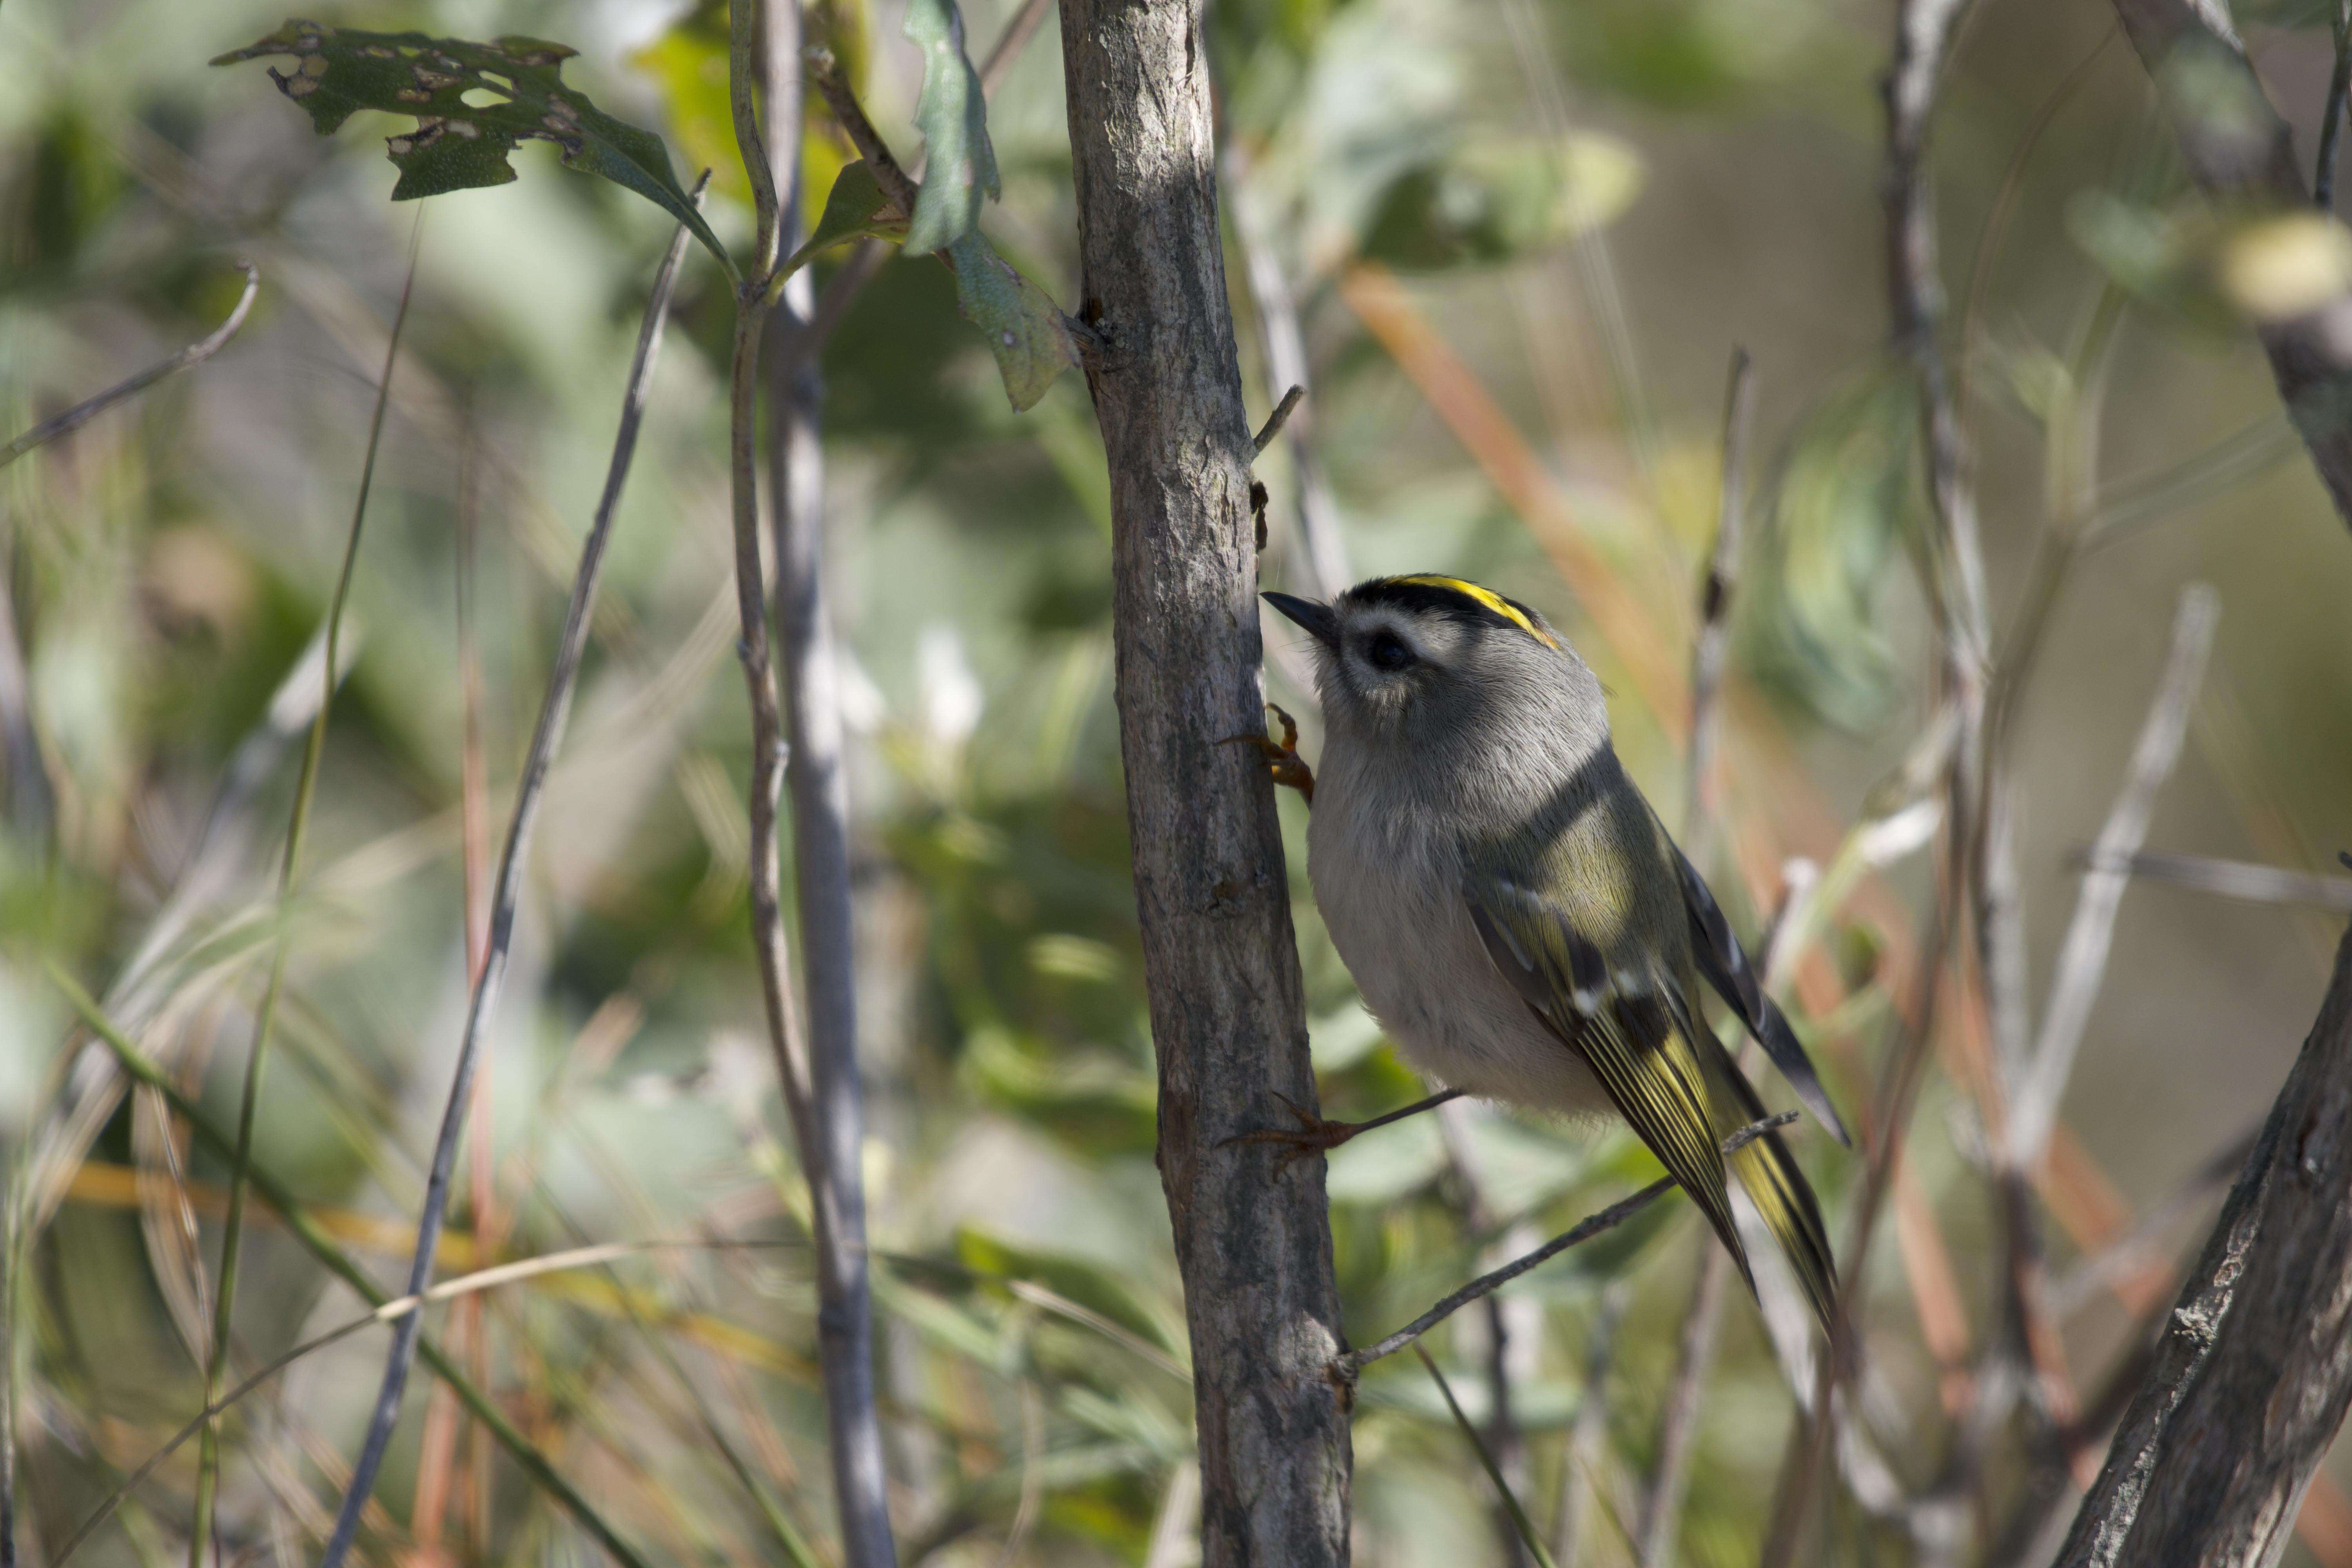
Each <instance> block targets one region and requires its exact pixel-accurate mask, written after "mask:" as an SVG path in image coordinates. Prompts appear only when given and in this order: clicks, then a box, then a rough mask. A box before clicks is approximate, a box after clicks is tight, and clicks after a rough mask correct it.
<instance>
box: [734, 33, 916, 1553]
mask: <svg viewBox="0 0 2352 1568" xmlns="http://www.w3.org/2000/svg"><path fill="white" fill-rule="evenodd" d="M764 9H765V11H766V14H767V26H766V48H767V59H766V63H765V67H764V69H763V71H762V75H763V77H764V79H765V84H764V85H765V90H766V93H767V125H768V136H769V140H770V146H769V153H768V155H769V159H770V161H771V162H772V163H773V164H774V165H775V167H776V168H778V169H780V170H782V171H783V172H784V173H783V179H782V187H781V189H780V191H779V193H778V200H779V202H780V203H781V205H782V216H781V217H780V219H779V220H778V221H779V224H780V227H781V233H782V236H783V238H782V245H783V247H784V248H785V249H787V250H790V249H792V248H793V247H797V246H798V245H799V244H800V241H801V238H802V234H801V231H802V228H803V222H804V216H805V215H804V208H805V206H806V205H807V204H806V200H805V196H806V193H804V192H803V190H802V189H801V181H800V171H801V168H802V164H803V159H802V157H801V138H802V133H803V132H802V127H803V122H804V116H803V113H802V89H801V68H800V67H801V58H802V47H801V46H802V27H803V11H802V9H801V7H800V6H799V5H797V4H770V5H766V6H765V7H764ZM816 74H817V79H818V80H819V82H820V84H822V83H823V82H824V81H826V80H837V76H836V75H835V74H832V73H829V72H827V71H823V70H821V71H819V72H818V73H816ZM844 91H846V89H844ZM852 106H853V107H854V103H853V105H852ZM870 129H871V128H870V127H869V128H868V130H869V133H870ZM886 155H887V154H886ZM907 210H908V211H909V212H911V211H913V210H914V209H913V208H912V207H911V206H910V207H908V209H907ZM813 306H814V289H813V286H812V284H811V280H810V278H809V274H808V273H807V272H806V271H805V270H803V271H799V272H795V273H794V274H793V276H792V277H791V278H788V279H785V280H784V287H783V289H782V295H781V297H780V298H779V300H777V302H776V308H775V310H774V311H773V312H772V316H771V318H770V321H769V323H768V325H769V330H770V335H771V337H772V339H777V340H781V341H782V343H789V342H791V341H792V339H793V337H795V336H796V335H798V334H799V333H801V332H803V331H806V330H807V329H808V325H809V320H810V312H811V310H812V307H813ZM767 383H768V385H767V403H768V419H767V429H766V438H767V467H768V506H769V514H770V515H769V521H770V531H771V533H772V536H773V539H774V550H775V571H776V584H775V604H776V632H777V653H778V657H779V658H781V660H782V670H781V672H780V673H781V676H782V685H783V710H784V711H783V717H784V743H785V749H786V754H787V756H788V758H789V762H788V763H787V765H786V769H785V780H786V784H787V787H788V788H790V790H791V791H792V800H793V876H794V879H795V885H796V890H797V892H798V894H799V900H798V902H799V913H800V946H801V966H802V978H803V996H804V998H805V1000H806V1005H807V1010H808V1011H807V1017H808V1042H807V1047H808V1055H807V1060H808V1067H809V1078H810V1083H809V1088H810V1093H811V1097H812V1104H811V1108H810V1109H811V1112H812V1114H811V1117H810V1121H809V1125H808V1126H807V1127H806V1128H805V1129H796V1131H803V1132H804V1133H814V1135H815V1137H816V1138H817V1139H818V1140H820V1142H818V1143H814V1144H812V1143H810V1142H806V1141H805V1138H803V1142H802V1143H801V1146H800V1152H801V1163H802V1166H803V1168H804V1169H805V1170H806V1171H808V1172H809V1173H810V1178H811V1179H810V1196H811V1200H812V1202H813V1203H814V1205H815V1206H816V1208H817V1210H818V1211H819V1213H820V1215H821V1216H822V1217H821V1218H820V1220H819V1223H818V1226H817V1241H818V1246H817V1255H816V1275H817V1300H818V1310H817V1338H818V1344H819V1347H820V1350H821V1352H822V1354H821V1356H820V1358H819V1360H820V1363H821V1364H822V1366H823V1368H824V1389H825V1410H826V1415H827V1418H828V1419H827V1426H826V1438H827V1442H828V1444H829V1446H830V1447H831V1450H832V1458H833V1481H834V1497H835V1507H836V1508H837V1510H838V1511H839V1514H840V1517H841V1521H842V1536H843V1544H844V1555H845V1558H846V1559H847V1562H848V1563H849V1564H850V1568H889V1565H890V1564H892V1563H896V1562H897V1561H898V1552H897V1550H896V1547H895V1546H894V1544H893V1542H892V1538H891V1530H890V1510H889V1478H888V1475H887V1471H886V1469H885V1467H884V1463H883V1454H882V1424H881V1419H880V1416H879V1414H878V1412H877V1407H876V1391H875V1385H874V1362H875V1357H874V1307H873V1295H872V1284H871V1281H870V1280H869V1279H868V1278H867V1275H866V1178H865V1165H864V1159H863V1151H864V1148H865V1145H866V1100H865V1089H864V1084H863V1081H862V1079H860V1077H859V1075H858V1068H857V979H856V948H855V943H854V942H853V940H852V934H851V931H852V911H851V908H850V892H849V781H848V773H847V767H846V760H845V757H844V754H843V739H842V734H843V731H842V720H841V693H840V675H839V667H840V655H839V650H838V647H837V646H836V643H835V636H834V628H833V611H832V605H831V603H830V593H829V589H830V586H831V584H830V583H829V581H828V578H827V574H826V571H825V563H824V444H823V441H822V440H821V438H820V437H821V422H822V418H823V414H824V382H823V380H822V379H821V377H820V376H819V374H818V370H817V362H816V360H815V358H814V356H813V355H806V354H798V353H792V352H790V350H789V349H782V348H781V347H780V349H779V352H772V353H769V354H768V355H767ZM820 1174H821V1176H822V1180H821V1181H820V1180H819V1179H818V1177H819V1176H820Z"/></svg>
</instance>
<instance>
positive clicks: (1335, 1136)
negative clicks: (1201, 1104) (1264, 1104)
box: [1225, 1092, 1367, 1174]
mask: <svg viewBox="0 0 2352 1568" xmlns="http://www.w3.org/2000/svg"><path fill="white" fill-rule="evenodd" d="M1274 1098H1275V1099H1276V1100H1280V1101H1282V1104H1283V1109H1285V1110H1288V1111H1289V1112H1290V1114H1291V1116H1292V1118H1293V1119H1294V1120H1295V1121H1297V1123H1298V1125H1297V1126H1296V1127H1264V1128H1260V1129H1258V1130H1257V1131H1254V1132H1237V1133H1235V1134H1234V1136H1233V1137H1231V1138H1228V1139H1226V1140H1225V1142H1227V1143H1228V1144H1233V1143H1271V1144H1273V1145H1275V1146H1276V1148H1278V1149H1279V1150H1281V1151H1282V1152H1281V1153H1279V1154H1278V1155H1276V1158H1275V1171H1276V1173H1277V1174H1279V1173H1282V1172H1283V1171H1286V1170H1288V1169H1289V1168H1290V1166H1291V1165H1292V1163H1295V1162H1297V1161H1299V1160H1304V1159H1307V1157H1308V1156H1310V1155H1315V1154H1328V1153H1329V1152H1331V1151H1332V1150H1334V1149H1337V1148H1338V1147H1339V1145H1340V1144H1342V1143H1345V1142H1347V1141H1348V1140H1349V1139H1350V1138H1353V1137H1354V1136H1355V1135H1356V1134H1357V1133H1359V1132H1361V1131H1363V1130H1364V1128H1365V1126H1366V1125H1367V1124H1366V1123H1364V1122H1360V1121H1325V1120H1324V1119H1323V1118H1322V1117H1320V1116H1318V1115H1317V1114H1315V1112H1313V1111H1311V1110H1307V1108H1306V1107H1305V1106H1302V1105H1300V1104H1299V1103H1298V1102H1297V1100H1293V1099H1291V1098H1290V1097H1289V1096H1288V1095H1286V1094H1283V1093H1279V1092H1276V1094H1275V1097H1274Z"/></svg>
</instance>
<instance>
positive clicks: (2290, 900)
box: [2074, 849, 2352, 915]
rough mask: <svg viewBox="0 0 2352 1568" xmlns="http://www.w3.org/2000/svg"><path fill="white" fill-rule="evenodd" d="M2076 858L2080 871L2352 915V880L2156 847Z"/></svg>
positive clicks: (2079, 854)
mask: <svg viewBox="0 0 2352 1568" xmlns="http://www.w3.org/2000/svg"><path fill="white" fill-rule="evenodd" d="M2074 866H2075V867H2076V868H2077V869H2082V870H2101V871H2119V872H2122V873H2124V874H2125V875H2126V876H2132V877H2145V878H2147V879H2149V880H2150V881H2155V882H2169V883H2171V884H2172V885H2173V886H2175V887H2177V888H2191V889H2195V890H2197V891H2198V892H2200V893H2211V894H2214V895H2215V896H2217V897H2220V898H2224V899H2240V900H2244V901H2245V902H2247V903H2250V904H2308V905H2309V906H2311V907H2312V908H2313V909H2315V910H2332V911H2334V912H2335V913H2336V914H2340V915H2343V914H2352V877H2326V876H2321V875H2319V874H2317V873H2316V872H2311V871H2288V870H2284V869H2282V868H2279V867H2276V866H2257V865H2254V864H2252V862H2249V861H2245V860H2217V859H2214V858H2210V857H2209V856H2204V855H2170V854H2166V853H2164V852H2162V851H2160V850H2155V849H2138V850H2134V851H2133V852H2132V853H2131V854H2129V855H2125V856H2121V857H2118V858H2105V859H2103V858H2100V857H2099V854H2098V852H2097V851H2096V850H2095V849H2079V850H2076V851H2075V852H2074Z"/></svg>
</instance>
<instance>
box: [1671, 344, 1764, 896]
mask: <svg viewBox="0 0 2352 1568" xmlns="http://www.w3.org/2000/svg"><path fill="white" fill-rule="evenodd" d="M1755 423H1756V375H1755V365H1754V362H1753V361H1751V360H1749V359H1748V351H1747V350H1746V349H1745V348H1738V347H1735V348H1733V350H1732V351H1731V371H1730V378H1729V380H1728V382H1727V384H1726V385H1725V388H1724V394H1723V495H1722V499H1721V500H1720V501H1719V502H1718V504H1717V513H1716V524H1715V548H1714V549H1713V550H1711V551H1710V552H1708V553H1707V559H1706V578H1705V579H1704V580H1703V581H1702V582H1701V583H1700V584H1699V592H1698V637H1696V639H1695V640H1694V641H1693V643H1692V646H1691V682H1690V714H1691V722H1690V752H1689V759H1690V761H1689V774H1688V780H1687V783H1686V784H1685V786H1684V790H1683V848H1684V850H1685V852H1686V853H1687V854H1688V855H1689V856H1690V858H1691V862H1692V864H1694V865H1697V866H1705V865H1706V859H1707V858H1706V836H1707V835H1708V833H1709V832H1710V831H1711V824H1712V822H1713V819H1714V816H1715V813H1714V811H1713V810H1712V809H1711V803H1710V802H1709V800H1708V798H1707V795H1708V784H1707V781H1708V779H1709V777H1710V776H1711V774H1712V772H1713V766H1714V762H1715V741H1716V731H1717V728H1718V723H1717V710H1716V700H1715V699H1716V691H1717V688H1718V687H1720V686H1721V685H1722V683H1723V663H1724V658H1725V656H1726V654H1727V653H1728V652H1729V650H1730V647H1731V595H1732V590H1733V589H1734V587H1736V586H1737V585H1738V581H1739V549H1740V542H1741V536H1742V533H1743V531H1744V520H1745V518H1746V515H1747V493H1746V492H1747V484H1748V473H1747V469H1748V433H1749V431H1750V430H1751V429H1752V428H1753V427H1754V426H1755Z"/></svg>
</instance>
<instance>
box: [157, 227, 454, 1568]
mask: <svg viewBox="0 0 2352 1568" xmlns="http://www.w3.org/2000/svg"><path fill="white" fill-rule="evenodd" d="M424 237H425V215H424V214H423V212H421V211H420V212H419V213H418V214H417V217H416V222H415V225H413V226H412V227H411V229H410V232H409V240H408V272H407V276H406V277H404V279H402V280H401V285H400V304H399V307H398V308H397V309H396V310H394V312H393V318H392V333H391V336H390V337H389V338H388V339H387V340H386V341H385V343H384V350H383V374H382V375H381V376H379V377H378V378H377V381H376V389H375V410H374V412H373V414H372V415H371V416H369V419H368V438H367V456H366V458H364V459H362V462H361V464H360V486H359V494H358V496H357V498H356V499H355V500H353V501H352V525H351V528H350V529H349V530H348V531H346V533H345V536H344V541H343V561H342V567H341V571H339V572H338V573H337V574H336V576H335V587H334V593H333V595H331V597H330V598H329V600H328V601H327V637H326V653H325V658H324V663H323V665H322V666H321V668H320V693H319V710H318V712H317V713H316V714H314V715H313V716H312V718H311V721H310V740H309V742H308V743H307V744H306V745H305V746H304V747H303V749H302V771H301V775H300V777H299V779H298V780H297V782H296V784H295V785H294V809H293V814H292V816H291V818H290V819H289V821H288V823H287V825H286V854H285V857H284V858H283V859H281V860H280V861H279V863H278V931H277V932H276V934H275V936H274V937H273V938H272V940H271V943H270V953H269V981H268V986H267V987H266V988H265V989H264V990H263V992H262V994H261V1006H260V1009H259V1010H258V1011H257V1013H256V1014H255V1015H254V1021H253V1044H252V1046H251V1047H249V1048H248V1049H247V1053H246V1058H245V1084H244V1089H243V1090H242V1092H241V1095H240V1098H239V1100H238V1102H237V1113H236V1153H235V1154H233V1155H232V1156H231V1157H230V1162H229V1187H228V1213H227V1215H226V1217H225V1218H224V1219H223V1220H222V1222H221V1260H220V1269H219V1272H218V1273H217V1274H216V1275H215V1284H214V1291H213V1304H212V1343H211V1346H210V1347H209V1350H208V1352H207V1353H206V1355H205V1404H207V1405H209V1404H211V1403H212V1399H213V1395H214V1394H217V1393H218V1392H219V1391H220V1383H221V1378H222V1376H223V1375H224V1374H225V1373H226V1371H227V1367H228V1352H229V1340H230V1332H229V1327H230V1320H231V1318H232V1316H233V1315H234V1312H235V1310H236V1286H237V1268H238V1264H239V1262H240V1260H241V1255H242V1253H243V1250H244V1248H243V1241H244V1236H245V1189H246V1180H245V1177H246V1170H247V1166H249V1165H250V1164H251V1163H252V1161H253V1131H254V1121H255V1118H256V1116H257V1111H258V1109H259V1105H260V1100H261V1080H262V1073H263V1070H264V1069H265V1068H267V1067H268V1061H269V1044H270V1038H269V1037H270V1028H271V1026H272V1025H273V1024H274V1023H275V1022H276V1021H277V1016H278V998H279V996H280V995H281V994H283V993H284V991H285V986H286V962H287V957H288V954H289V951H290V950H291V948H292V946H293V937H294V931H293V921H292V920H291V918H290V916H291V914H292V906H293V901H294V884H295V879H296V878H297V877H298V876H299V875H300V872H301V866H302V839H303V836H304V831H305V829H306V828H307V827H308V826H309V825H310V803H311V801H312V799H313V797H314V796H315V795H316V794H317V792H318V784H319V763H320V758H321V757H322V756H323V755H324V754H325V752H326V746H327V721H328V719H329V717H330V716H331V709H332V708H333V706H334V699H335V684H336V683H335V671H336V668H337V658H336V656H337V654H338V653H339V652H340V650H341V640H342V627H343V610H344V606H345V605H348V604H349V603H350V601H351V593H352V574H353V572H354V571H355V570H356V569H357V567H358V565H359V557H360V536H361V531H362V528H363V526H364V525H365V523H366V521H367V506H368V496H369V493H370V492H371V491H372V490H373V489H374V487H375V459H376V453H377V452H378V451H379V450H380V449H381V447H382V446H383V423H384V414H385V412H386V410H388V409H389V408H390V407H391V406H392V373H393V368H394V365H395V364H397V363H399V359H400V337H401V331H402V329H403V328H404V327H405V326H406V325H407V323H408V304H409V300H410V299H411V297H412V295H413V293H414V290H415V287H416V257H417V249H418V247H419V246H420V245H421V244H422V243H423V241H424ZM258 277H259V274H257V273H255V272H253V271H252V270H251V269H250V268H248V269H247V279H246V298H247V300H251V298H252V291H253V289H254V287H255V285H256V282H257V279H258ZM243 315H244V310H243V307H242V306H240V307H239V309H238V310H237V312H236V318H233V319H232V323H231V325H229V326H225V327H224V328H223V329H222V331H221V332H219V333H215V336H216V337H221V338H222V340H223V341H224V342H226V335H225V334H226V333H227V332H228V331H233V330H234V321H235V320H236V319H237V318H242V316H243ZM207 341H209V340H207ZM198 346H199V347H201V346H202V345H201V344H199V345H198ZM190 352H193V351H190ZM174 368H176V367H174ZM219 1484H220V1425H219V1423H218V1422H212V1423H208V1424H207V1425H206V1426H205V1433H204V1441H203V1442H202V1443H201V1444H200V1445H199V1446H198V1447H197V1451H196V1497H195V1511H194V1524H193V1525H192V1526H191V1527H190V1529H189V1531H188V1568H203V1563H204V1553H205V1547H206V1546H207V1545H209V1544H211V1542H212V1535H213V1501H214V1498H215V1491H216V1489H217V1488H218V1486H219Z"/></svg>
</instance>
